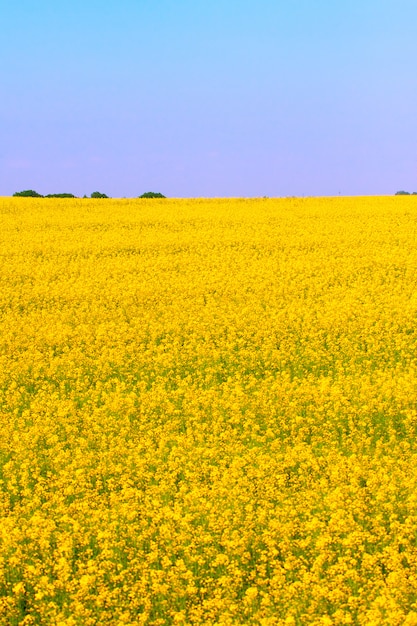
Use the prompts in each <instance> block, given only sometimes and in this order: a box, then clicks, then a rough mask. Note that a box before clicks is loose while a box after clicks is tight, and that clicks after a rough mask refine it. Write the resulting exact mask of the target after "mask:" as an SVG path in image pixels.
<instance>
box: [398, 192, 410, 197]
mask: <svg viewBox="0 0 417 626" xmlns="http://www.w3.org/2000/svg"><path fill="white" fill-rule="evenodd" d="M395 195H396V196H409V195H410V192H409V191H397V192H396V193H395Z"/></svg>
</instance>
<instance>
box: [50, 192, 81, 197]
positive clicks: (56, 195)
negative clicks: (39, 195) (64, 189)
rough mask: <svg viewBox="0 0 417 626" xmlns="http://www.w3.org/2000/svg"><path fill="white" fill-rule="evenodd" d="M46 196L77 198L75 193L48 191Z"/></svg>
mask: <svg viewBox="0 0 417 626" xmlns="http://www.w3.org/2000/svg"><path fill="white" fill-rule="evenodd" d="M44 197H45V198H76V197H77V196H74V194H73V193H48V195H47V196H44Z"/></svg>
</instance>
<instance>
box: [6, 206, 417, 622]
mask: <svg viewBox="0 0 417 626" xmlns="http://www.w3.org/2000/svg"><path fill="white" fill-rule="evenodd" d="M0 237H1V247H0V284H1V289H0V308H1V317H0V342H1V349H0V518H1V519H0V624H1V625H7V626H9V625H12V626H17V625H19V626H29V625H36V626H37V625H50V624H52V625H54V626H93V625H94V626H96V625H97V626H99V625H112V626H113V625H116V626H122V625H124V626H129V625H130V626H133V625H137V624H138V625H140V624H151V625H155V626H156V625H161V626H163V625H169V624H179V625H181V624H184V625H185V624H207V625H215V624H218V625H235V624H241V625H243V624H260V625H261V626H275V625H277V626H281V625H305V624H314V625H316V626H319V625H322V626H325V625H326V626H330V625H332V624H334V625H339V624H358V625H361V626H362V625H365V626H372V625H380V624H386V625H389V626H397V625H398V626H399V625H406V626H412V625H414V626H415V625H417V199H416V198H415V197H375V198H326V199H324V198H321V199H320V198H316V199H296V198H293V199H280V200H277V199H252V200H243V199H242V200H238V199H233V200H162V201H161V200H84V199H83V200H78V199H73V200H52V199H48V200H46V199H26V198H13V199H12V198H2V199H0Z"/></svg>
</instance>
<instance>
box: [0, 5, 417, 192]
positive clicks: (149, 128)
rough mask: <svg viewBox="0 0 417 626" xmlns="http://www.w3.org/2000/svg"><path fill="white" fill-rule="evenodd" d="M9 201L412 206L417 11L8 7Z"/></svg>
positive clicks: (0, 168) (1, 87)
mask: <svg viewBox="0 0 417 626" xmlns="http://www.w3.org/2000/svg"><path fill="white" fill-rule="evenodd" d="M0 20H1V21H0V23H1V38H0V57H1V59H2V62H1V65H0V96H1V97H0V133H1V136H0V195H11V194H12V193H13V192H15V191H20V190H23V189H35V190H36V191H38V192H39V193H43V194H46V193H58V192H71V193H74V194H76V195H83V194H84V193H85V194H87V195H89V194H90V193H91V192H92V191H101V192H104V193H107V194H108V195H110V196H113V197H123V196H126V197H131V196H137V195H139V194H141V193H143V192H145V191H156V192H161V193H163V194H164V195H166V196H169V197H195V196H199V197H203V196H204V197H213V196H239V197H242V196H248V197H252V196H271V197H272V196H292V195H296V196H302V195H305V196H316V195H338V194H339V193H340V194H342V195H356V194H364V195H367V194H392V193H395V192H396V191H398V190H401V189H405V190H407V191H417V70H416V67H417V1H416V0H71V1H69V0H14V1H10V0H0Z"/></svg>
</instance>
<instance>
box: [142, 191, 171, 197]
mask: <svg viewBox="0 0 417 626" xmlns="http://www.w3.org/2000/svg"><path fill="white" fill-rule="evenodd" d="M165 197H166V196H163V195H162V193H155V191H147V192H146V193H143V194H142V195H141V196H139V198H165Z"/></svg>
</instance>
